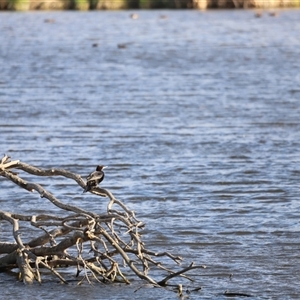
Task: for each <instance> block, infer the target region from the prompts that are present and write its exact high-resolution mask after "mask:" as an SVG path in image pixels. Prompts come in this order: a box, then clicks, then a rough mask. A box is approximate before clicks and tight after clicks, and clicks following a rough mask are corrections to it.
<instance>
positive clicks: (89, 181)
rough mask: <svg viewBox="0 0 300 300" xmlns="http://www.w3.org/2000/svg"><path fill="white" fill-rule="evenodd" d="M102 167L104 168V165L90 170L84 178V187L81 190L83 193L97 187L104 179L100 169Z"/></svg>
mask: <svg viewBox="0 0 300 300" xmlns="http://www.w3.org/2000/svg"><path fill="white" fill-rule="evenodd" d="M104 168H106V166H101V165H99V166H97V168H96V171H94V172H92V173H91V174H90V175H89V176H88V177H87V178H86V187H85V189H84V191H83V192H84V193H86V192H88V191H90V190H92V189H93V188H95V187H97V185H98V184H99V183H100V182H101V181H102V180H103V179H104V172H103V171H102V170H103V169H104Z"/></svg>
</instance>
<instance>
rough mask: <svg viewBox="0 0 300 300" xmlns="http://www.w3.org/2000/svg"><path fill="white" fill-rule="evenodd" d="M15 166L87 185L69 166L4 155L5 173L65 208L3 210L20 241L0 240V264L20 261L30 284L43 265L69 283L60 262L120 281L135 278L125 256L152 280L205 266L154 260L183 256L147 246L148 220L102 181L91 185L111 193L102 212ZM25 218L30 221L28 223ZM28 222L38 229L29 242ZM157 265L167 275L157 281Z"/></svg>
mask: <svg viewBox="0 0 300 300" xmlns="http://www.w3.org/2000/svg"><path fill="white" fill-rule="evenodd" d="M16 170H17V171H22V172H24V173H29V174H31V175H34V176H47V177H51V176H61V177H65V178H68V179H72V180H73V181H74V182H75V184H77V185H79V186H80V187H81V188H82V189H84V188H85V181H84V180H83V179H82V177H81V176H80V175H79V174H75V173H72V172H70V171H66V170H64V169H60V168H51V169H42V168H37V167H34V166H31V165H29V164H26V163H23V162H20V161H19V160H11V159H10V157H8V156H7V155H5V156H4V157H3V158H2V159H1V161H0V175H1V176H3V177H5V178H6V179H8V180H9V181H11V182H12V183H14V184H15V185H17V186H19V187H20V188H21V189H25V190H27V191H29V192H34V191H36V192H38V193H39V195H40V197H41V198H42V199H43V200H44V199H45V201H49V202H51V203H52V204H53V205H55V206H56V207H57V209H59V210H60V211H62V212H63V213H64V214H65V215H64V216H62V214H61V213H60V214H59V216H56V215H53V214H52V215H50V214H47V213H44V214H39V215H34V214H32V215H28V214H27V215H23V214H19V213H14V212H6V211H0V221H1V220H3V221H6V222H9V223H10V224H11V226H12V236H13V238H14V240H15V243H8V242H4V241H3V242H2V241H0V254H2V256H1V257H0V270H5V269H12V268H16V267H17V268H18V269H19V270H20V277H21V279H22V280H23V282H24V283H25V284H32V283H33V282H34V281H37V282H40V283H41V282H42V280H43V272H45V271H43V272H42V271H41V270H48V272H49V273H50V274H51V273H52V274H53V275H54V276H56V277H57V278H58V279H59V280H60V281H61V282H63V283H68V279H66V278H64V276H62V274H61V273H60V271H59V268H58V267H62V266H63V267H65V268H67V267H69V268H73V269H74V267H76V272H75V273H76V276H78V283H79V284H81V283H82V282H83V281H84V280H86V281H87V282H88V283H91V282H92V281H101V282H114V281H119V282H124V283H127V284H128V283H130V280H129V278H128V277H127V276H125V273H124V271H123V267H122V265H121V262H122V261H123V262H124V263H125V265H126V266H127V273H128V271H129V270H131V271H132V275H129V276H137V277H138V278H140V279H142V280H144V281H146V282H147V283H150V284H152V285H153V286H167V282H168V281H169V280H170V279H172V278H174V277H180V276H181V277H184V278H187V279H189V278H188V277H186V276H185V275H183V274H184V273H185V272H187V271H189V270H191V269H196V268H200V267H201V266H193V265H190V266H189V267H187V268H183V269H181V270H179V271H173V270H171V269H170V268H169V267H167V266H165V265H164V263H163V262H157V261H155V259H154V257H161V258H169V259H171V261H174V262H175V263H176V264H177V265H178V264H180V262H181V260H182V259H181V257H179V256H175V255H173V254H171V253H168V252H161V253H156V252H154V251H151V250H149V249H147V248H146V245H145V244H144V242H143V241H142V238H141V230H143V228H144V226H145V224H144V223H143V222H141V221H140V220H138V219H137V218H136V216H135V213H134V211H132V210H130V209H129V208H128V207H127V206H126V205H125V204H124V203H123V202H122V201H120V200H118V199H116V198H115V197H114V195H113V194H112V193H111V192H110V191H108V190H106V189H104V188H102V187H97V188H94V189H92V190H91V191H89V192H90V193H92V194H94V195H95V196H101V197H106V198H108V204H107V210H106V212H104V213H102V214H98V213H95V212H94V211H90V210H88V208H87V209H83V208H80V207H77V206H75V205H70V204H66V203H64V202H63V201H61V200H60V199H58V198H56V197H55V196H54V195H53V194H52V193H51V192H49V191H48V190H46V189H45V188H44V187H43V186H42V185H41V184H37V183H35V182H28V181H26V180H25V179H23V178H22V176H21V175H19V172H18V173H16ZM82 197H84V194H82ZM116 207H117V209H116ZM20 224H25V225H26V227H24V226H25V225H20ZM28 227H29V229H32V230H33V232H34V233H33V234H32V237H31V238H30V239H29V240H28V241H26V242H25V241H23V240H22V235H21V232H22V229H23V228H24V230H25V228H26V230H28ZM37 230H38V234H37V233H36V231H37ZM152 269H156V270H161V271H162V272H164V273H166V274H167V275H165V277H164V278H163V279H162V280H160V281H156V280H154V279H153V278H152V277H151V276H150V275H149V273H150V272H151V270H152ZM81 274H82V275H81ZM74 276H75V275H74Z"/></svg>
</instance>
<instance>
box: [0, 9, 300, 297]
mask: <svg viewBox="0 0 300 300" xmlns="http://www.w3.org/2000/svg"><path fill="white" fill-rule="evenodd" d="M164 13H165V14H167V15H168V18H167V19H161V18H159V16H160V12H159V11H141V12H140V13H139V16H140V18H139V19H138V20H132V19H130V18H129V12H126V11H122V12H87V13H83V12H80V13H79V12H29V13H24V14H21V13H20V14H14V13H1V18H0V28H1V32H2V34H1V35H0V45H1V46H0V51H1V52H0V53H1V55H0V60H1V66H2V67H1V69H2V70H1V78H0V99H1V100H0V108H1V109H0V126H1V135H0V141H1V152H2V153H8V154H10V155H11V156H12V158H13V159H21V160H23V161H25V162H28V163H31V164H34V165H37V166H42V167H45V168H47V167H53V166H56V167H63V168H67V169H69V170H71V171H74V172H77V173H80V174H82V175H83V176H84V175H87V174H88V173H90V172H91V170H93V169H94V167H95V165H97V164H98V163H100V162H101V163H103V164H105V165H108V166H109V168H108V169H107V171H106V174H107V175H106V177H105V181H104V182H103V186H104V187H106V188H108V189H110V190H111V191H112V192H113V193H114V194H115V195H116V196H117V197H118V198H120V199H122V200H124V201H125V203H126V204H127V205H128V206H129V207H130V208H132V209H134V210H136V213H137V215H138V217H139V218H140V219H142V220H145V222H146V223H147V228H146V230H145V236H144V239H145V240H146V242H147V243H148V244H149V245H151V247H153V249H156V250H162V249H166V250H170V251H173V252H175V253H179V254H181V255H183V256H184V257H185V258H186V259H185V263H189V262H190V261H195V262H196V263H198V264H205V265H206V266H207V269H206V270H205V271H203V270H202V271H201V272H199V273H198V274H195V276H196V278H197V284H198V285H201V286H203V290H201V291H200V292H197V293H196V294H195V295H193V294H192V295H191V296H190V298H193V297H194V298H195V299H197V298H199V297H201V298H202V299H205V298H206V299H211V298H218V297H220V294H222V293H223V292H224V291H225V290H230V291H239V292H248V293H251V294H253V295H255V298H257V299H266V298H274V297H275V298H276V297H280V298H285V299H291V298H294V299H297V297H298V293H299V287H298V282H299V279H300V278H299V264H300V260H299V256H298V248H299V219H298V210H299V202H298V190H299V189H298V185H299V175H300V159H299V149H300V142H299V140H300V136H299V135H300V124H299V114H300V104H299V96H300V89H299V83H300V77H299V76H300V75H299V74H300V73H299V72H300V71H299V70H300V63H299V54H300V50H299V49H300V40H299V37H298V32H299V29H300V28H299V22H297V20H299V17H300V11H297V10H293V11H288V10H284V11H282V12H280V13H279V16H278V17H276V18H271V17H268V16H267V15H266V16H264V17H262V18H259V19H257V18H254V15H253V12H252V11H213V12H197V11H165V12H164ZM49 18H51V19H54V20H55V22H53V23H47V22H44V20H45V19H49ZM118 44H122V45H125V47H118ZM39 180H40V181H39V182H40V183H42V184H44V185H45V186H46V187H49V189H51V190H52V191H55V193H56V195H57V196H58V197H60V199H61V200H63V201H65V202H73V201H75V202H76V204H78V205H81V206H82V207H86V208H89V209H95V210H99V211H101V210H104V209H105V204H106V203H105V200H103V199H102V198H101V199H98V198H93V196H91V195H85V194H84V195H82V194H81V189H80V188H79V187H77V186H76V185H74V184H73V183H72V182H70V181H68V180H66V181H65V182H63V183H62V181H61V180H62V179H61V178H57V179H51V180H50V179H45V178H40V179H39ZM1 186H2V195H1V199H0V204H1V209H3V210H9V211H12V210H14V211H18V212H29V211H31V212H32V211H36V207H37V205H38V207H39V210H46V209H47V210H48V211H49V210H50V211H53V212H54V211H55V210H56V208H55V207H51V206H49V203H47V202H45V199H40V198H39V197H38V196H37V195H35V194H29V193H28V194H27V193H26V192H23V191H20V190H19V189H18V188H17V187H12V185H11V184H10V183H9V182H6V181H4V180H3V179H1ZM0 225H1V236H2V239H5V238H7V236H8V235H9V232H8V230H9V226H8V225H7V224H4V223H2V222H1V223H0ZM230 274H233V276H232V277H231V278H230V277H229V275H230ZM0 283H2V285H4V284H5V287H6V289H7V293H8V294H7V295H12V293H13V291H17V292H19V291H20V290H21V289H22V290H23V286H22V284H17V285H16V284H15V278H9V279H7V278H6V277H4V276H3V275H1V277H0ZM99 288H101V293H104V294H105V295H106V297H108V298H111V299H114V298H116V297H118V295H119V294H120V293H121V289H120V288H119V287H116V288H114V289H111V288H110V289H109V291H108V290H107V289H106V288H104V287H103V286H101V287H93V289H92V290H89V295H90V298H94V297H96V295H98V294H99ZM36 289H39V288H38V287H34V288H31V289H26V293H28V297H30V296H32V295H35V294H36V293H37V290H36ZM59 289H61V290H59ZM59 289H57V286H56V285H55V288H54V287H53V285H52V284H46V285H45V289H44V293H45V291H46V292H47V295H48V294H51V297H52V298H53V297H57V298H59V297H61V295H62V293H66V294H68V295H69V296H67V298H70V299H74V295H73V293H74V291H73V289H70V288H62V287H60V288H59ZM133 291H134V288H131V287H129V288H126V289H125V290H124V292H123V288H122V294H123V295H126V296H124V297H127V298H131V299H134V297H139V299H140V298H145V299H148V298H149V299H151V298H153V299H154V298H155V299H157V298H160V299H169V297H170V296H171V295H172V294H170V293H169V292H165V291H160V292H158V291H157V290H155V291H154V290H153V289H151V290H150V291H151V292H149V291H148V290H147V289H146V290H140V294H139V293H136V294H134V293H133ZM40 292H41V291H40ZM158 293H159V294H158ZM7 295H6V296H7ZM76 295H77V296H76V297H77V298H80V295H85V290H84V289H80V288H76ZM23 296H24V295H22V297H23ZM17 297H18V296H16V295H13V298H14V299H16V298H17ZM47 297H48V296H45V299H46V298H47ZM52 298H51V299H52ZM64 298H66V297H64Z"/></svg>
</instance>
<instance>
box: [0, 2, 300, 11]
mask: <svg viewBox="0 0 300 300" xmlns="http://www.w3.org/2000/svg"><path fill="white" fill-rule="evenodd" d="M279 7H300V0H0V10H18V11H20V10H21V11H22V10H72V9H73V10H103V9H160V8H165V9H207V8H265V9H267V8H279Z"/></svg>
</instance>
